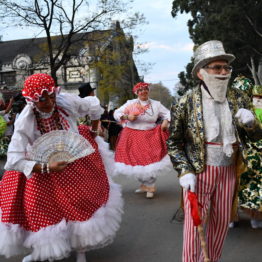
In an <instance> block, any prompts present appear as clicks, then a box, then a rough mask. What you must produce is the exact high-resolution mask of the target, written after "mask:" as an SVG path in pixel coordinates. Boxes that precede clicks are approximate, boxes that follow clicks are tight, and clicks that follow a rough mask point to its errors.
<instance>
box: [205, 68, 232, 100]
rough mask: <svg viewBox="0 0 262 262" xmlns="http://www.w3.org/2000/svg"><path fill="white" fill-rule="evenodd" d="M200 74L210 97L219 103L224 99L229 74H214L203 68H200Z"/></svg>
mask: <svg viewBox="0 0 262 262" xmlns="http://www.w3.org/2000/svg"><path fill="white" fill-rule="evenodd" d="M200 74H201V75H202V77H203V81H204V83H205V84H206V86H207V88H208V91H209V93H210V95H211V96H212V98H213V99H214V100H215V101H216V102H219V103H223V102H224V101H225V100H226V93H227V85H228V81H229V79H230V77H231V74H227V75H214V74H208V73H207V72H206V70H205V69H203V68H202V69H200Z"/></svg>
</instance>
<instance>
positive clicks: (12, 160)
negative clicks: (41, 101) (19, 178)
mask: <svg viewBox="0 0 262 262" xmlns="http://www.w3.org/2000/svg"><path fill="white" fill-rule="evenodd" d="M56 103H57V106H59V107H61V108H63V109H64V110H65V111H66V112H67V113H68V115H69V116H64V118H65V119H66V120H67V121H68V124H69V130H70V131H72V132H76V133H78V128H77V119H78V118H79V117H83V116H85V115H90V118H91V120H98V119H100V116H101V114H102V113H103V112H104V109H103V108H102V107H101V106H100V101H99V99H98V98H97V97H95V96H94V97H93V98H92V99H88V101H87V100H85V99H83V98H80V97H79V96H77V95H74V94H66V93H61V94H58V95H57V96H56ZM33 108H34V106H33V104H28V105H26V106H25V108H24V109H23V111H22V112H21V114H20V115H19V118H18V119H17V120H16V121H15V130H14V134H13V136H12V139H11V142H10V144H9V147H8V152H7V162H6V164H5V167H4V168H5V169H6V170H16V171H20V172H23V173H24V174H25V175H26V176H27V177H30V176H31V173H32V169H33V167H34V165H35V164H36V162H35V161H31V160H27V159H26V153H27V148H28V146H29V145H30V146H32V144H33V143H34V141H35V140H36V139H37V138H39V137H40V136H41V133H40V131H39V130H38V129H37V123H36V119H35V115H34V112H33Z"/></svg>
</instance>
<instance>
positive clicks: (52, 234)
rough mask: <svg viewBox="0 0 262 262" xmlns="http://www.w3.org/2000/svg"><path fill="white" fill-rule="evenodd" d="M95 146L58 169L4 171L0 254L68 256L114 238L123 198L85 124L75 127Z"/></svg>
mask: <svg viewBox="0 0 262 262" xmlns="http://www.w3.org/2000/svg"><path fill="white" fill-rule="evenodd" d="M79 133H80V134H81V135H83V136H84V137H85V138H86V139H88V141H89V142H90V143H91V145H92V146H93V147H94V148H95V152H94V153H92V154H90V155H88V156H86V157H83V158H81V159H78V160H76V161H74V162H73V163H71V164H69V165H68V166H67V167H66V169H65V170H64V171H63V172H52V173H45V174H40V173H34V174H33V176H32V177H31V178H30V179H27V178H26V176H25V175H24V174H23V173H20V172H17V171H6V172H5V174H4V176H3V178H2V181H1V184H0V207H1V208H0V212H1V214H0V215H1V217H0V232H1V233H0V254H1V255H5V256H6V257H7V258H8V257H10V256H13V255H18V254H22V253H26V252H32V257H33V259H34V260H37V261H39V260H40V261H44V260H48V259H49V260H52V259H54V260H57V259H62V258H65V257H67V256H68V255H69V254H70V252H71V251H72V250H81V251H87V250H90V249H94V248H99V247H103V246H105V245H107V244H109V243H111V242H112V241H113V238H114V236H115V233H116V231H117V230H118V228H119V224H120V222H121V214H122V207H123V201H122V197H121V189H120V186H119V185H116V184H114V183H113V182H112V181H111V180H110V178H109V177H108V176H107V174H106V170H105V167H104V164H103V161H102V158H101V155H100V154H99V152H98V145H97V143H96V142H95V140H94V139H93V138H92V136H91V134H90V132H89V130H88V128H87V127H86V126H80V127H79Z"/></svg>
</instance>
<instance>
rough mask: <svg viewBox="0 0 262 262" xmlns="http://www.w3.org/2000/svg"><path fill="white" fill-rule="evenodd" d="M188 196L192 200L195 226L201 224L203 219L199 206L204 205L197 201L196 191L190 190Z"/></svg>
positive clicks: (191, 205) (192, 214)
mask: <svg viewBox="0 0 262 262" xmlns="http://www.w3.org/2000/svg"><path fill="white" fill-rule="evenodd" d="M187 197H188V200H189V202H190V207H191V216H192V218H193V223H194V226H199V225H200V224H201V222H202V221H201V219H200V216H199V210H198V207H202V205H201V204H200V203H199V202H198V201H197V195H196V193H194V192H191V191H188V194H187Z"/></svg>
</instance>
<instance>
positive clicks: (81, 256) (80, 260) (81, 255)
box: [76, 252, 86, 262]
mask: <svg viewBox="0 0 262 262" xmlns="http://www.w3.org/2000/svg"><path fill="white" fill-rule="evenodd" d="M76 262H86V254H85V252H77V253H76Z"/></svg>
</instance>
